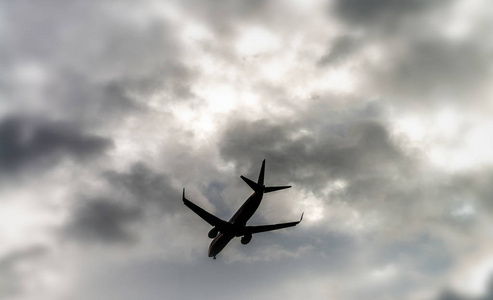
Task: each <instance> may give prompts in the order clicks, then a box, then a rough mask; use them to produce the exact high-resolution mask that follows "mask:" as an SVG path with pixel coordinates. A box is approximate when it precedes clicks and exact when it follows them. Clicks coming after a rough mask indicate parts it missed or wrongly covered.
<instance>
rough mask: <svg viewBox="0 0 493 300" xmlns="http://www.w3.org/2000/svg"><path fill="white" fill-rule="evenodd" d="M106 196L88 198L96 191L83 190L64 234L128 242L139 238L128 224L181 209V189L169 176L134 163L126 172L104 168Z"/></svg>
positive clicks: (79, 237)
mask: <svg viewBox="0 0 493 300" xmlns="http://www.w3.org/2000/svg"><path fill="white" fill-rule="evenodd" d="M101 180H103V181H104V182H105V183H107V184H108V191H107V194H108V195H111V196H109V197H101V196H99V197H95V198H89V199H88V197H89V195H92V194H91V193H95V191H84V195H85V196H81V197H80V199H79V200H78V201H77V204H76V206H75V208H74V210H73V211H72V215H71V220H70V222H69V223H68V225H66V226H65V228H64V229H63V234H64V236H66V237H69V238H71V239H73V240H77V241H83V242H86V241H89V242H103V243H113V242H129V241H135V240H136V239H137V238H138V232H132V231H131V227H132V226H134V225H136V224H138V223H139V222H141V221H145V220H146V218H152V217H157V218H161V217H163V215H171V214H174V213H176V212H178V211H180V208H183V205H182V201H181V194H180V192H179V191H178V190H177V189H176V188H174V187H173V186H172V184H171V179H170V178H169V177H168V175H166V174H163V173H158V172H155V171H153V170H152V169H151V168H149V167H148V166H147V165H146V164H144V163H136V164H134V165H132V166H131V168H130V170H129V171H128V172H116V171H106V172H104V173H103V174H102V178H101Z"/></svg>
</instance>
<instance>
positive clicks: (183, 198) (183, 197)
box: [181, 188, 186, 201]
mask: <svg viewBox="0 0 493 300" xmlns="http://www.w3.org/2000/svg"><path fill="white" fill-rule="evenodd" d="M181 200H183V201H185V200H186V198H185V188H183V196H182V198H181Z"/></svg>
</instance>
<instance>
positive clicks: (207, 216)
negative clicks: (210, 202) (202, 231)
mask: <svg viewBox="0 0 493 300" xmlns="http://www.w3.org/2000/svg"><path fill="white" fill-rule="evenodd" d="M264 171H265V159H264V161H263V162H262V168H261V169H260V174H259V176H258V180H257V182H254V181H253V180H250V179H248V178H246V177H244V176H240V177H241V179H243V180H244V181H245V182H246V183H247V184H248V185H249V186H250V187H251V188H252V189H253V191H254V193H253V194H252V195H251V196H250V197H249V198H248V199H247V200H246V201H245V203H243V205H242V206H241V207H240V209H238V211H237V212H236V213H235V214H234V215H233V217H231V219H230V220H229V221H228V222H226V221H224V220H221V219H220V218H218V217H216V216H214V215H213V214H211V213H209V212H207V211H205V210H204V209H202V208H201V207H199V206H198V205H196V204H194V203H192V202H191V201H190V200H188V199H187V198H186V197H185V188H183V198H182V200H183V203H184V204H185V205H186V206H187V207H188V208H190V209H191V210H192V211H193V212H194V213H196V214H197V215H199V216H200V217H201V218H202V219H204V220H205V221H206V222H207V223H209V224H210V225H212V226H213V228H212V229H211V230H210V231H209V233H208V236H209V238H211V239H213V240H212V242H211V244H210V246H209V253H208V256H209V257H212V258H214V259H216V256H217V255H218V254H219V252H221V250H223V249H224V247H226V245H227V244H228V243H229V242H230V241H231V240H232V239H233V238H234V237H240V236H241V237H242V238H241V243H242V244H243V245H246V244H248V243H249V242H250V241H251V239H252V235H253V234H255V233H260V232H266V231H271V230H277V229H281V228H286V227H292V226H296V225H298V224H299V223H300V222H301V220H303V213H302V214H301V218H300V220H299V221H295V222H289V223H280V224H272V225H261V226H247V225H246V223H247V221H248V220H249V219H250V218H251V217H252V216H253V214H254V213H255V211H256V210H257V208H258V207H259V205H260V202H262V198H263V196H264V194H266V193H270V192H274V191H278V190H283V189H287V188H290V187H291V186H269V187H266V186H265V185H264Z"/></svg>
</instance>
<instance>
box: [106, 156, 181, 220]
mask: <svg viewBox="0 0 493 300" xmlns="http://www.w3.org/2000/svg"><path fill="white" fill-rule="evenodd" d="M104 176H105V178H106V179H107V180H108V182H109V183H110V184H111V186H113V187H114V188H115V189H118V190H124V191H126V192H127V193H130V194H131V195H132V196H131V199H132V202H133V203H135V204H137V205H140V206H144V205H156V206H157V207H158V208H160V209H161V210H162V211H163V212H165V213H173V212H175V211H176V210H177V208H179V207H182V203H181V201H180V199H181V195H180V192H179V191H178V190H177V189H176V188H174V187H173V186H172V183H171V178H170V177H169V176H168V175H166V174H164V173H158V172H155V171H153V170H152V169H151V168H149V167H148V166H147V165H146V164H144V163H136V164H134V165H133V166H132V167H131V168H130V171H129V172H122V173H118V172H115V171H108V172H106V173H105V175H104Z"/></svg>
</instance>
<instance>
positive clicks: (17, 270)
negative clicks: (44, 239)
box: [0, 246, 47, 297]
mask: <svg viewBox="0 0 493 300" xmlns="http://www.w3.org/2000/svg"><path fill="white" fill-rule="evenodd" d="M46 251H47V249H45V248H44V247H42V246H32V247H28V248H25V249H21V250H18V251H14V252H11V253H9V254H7V255H5V256H3V257H0V296H1V297H13V296H16V295H18V294H21V293H22V291H23V289H24V288H25V287H24V284H25V282H24V280H22V279H23V277H26V276H30V275H31V274H29V271H26V270H25V269H26V268H24V269H23V268H21V267H20V265H22V264H24V265H26V264H31V263H32V261H33V260H36V259H39V258H40V257H42V256H43V255H44V254H45V253H46ZM28 270H29V269H28Z"/></svg>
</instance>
